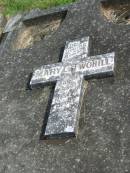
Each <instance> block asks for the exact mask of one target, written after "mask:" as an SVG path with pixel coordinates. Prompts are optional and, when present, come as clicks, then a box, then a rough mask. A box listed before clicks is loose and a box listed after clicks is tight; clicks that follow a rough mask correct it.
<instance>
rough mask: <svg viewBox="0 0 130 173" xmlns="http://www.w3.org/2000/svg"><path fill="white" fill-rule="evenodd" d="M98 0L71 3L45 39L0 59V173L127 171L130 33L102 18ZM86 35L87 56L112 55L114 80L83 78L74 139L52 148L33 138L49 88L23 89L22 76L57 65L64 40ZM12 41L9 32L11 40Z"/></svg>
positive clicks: (36, 136) (129, 151)
mask: <svg viewBox="0 0 130 173" xmlns="http://www.w3.org/2000/svg"><path fill="white" fill-rule="evenodd" d="M99 2H100V1H99V0H96V1H94V0H93V1H92V0H81V1H80V2H78V3H77V4H75V5H74V6H72V7H71V8H70V10H69V12H68V15H67V17H66V19H65V20H64V22H63V23H62V25H61V27H60V28H59V29H58V31H57V32H56V33H54V34H53V35H52V37H51V38H50V37H48V39H47V38H46V39H45V40H44V41H41V42H39V43H37V44H35V45H34V46H33V47H32V48H30V49H26V50H21V51H19V52H11V51H10V50H9V49H6V50H5V51H4V53H2V56H1V58H0V172H1V173H43V172H44V173H68V172H71V173H79V172H81V173H129V172H130V147H129V141H130V117H129V115H130V108H129V105H130V92H129V90H130V57H129V54H130V50H129V48H130V39H129V38H130V32H129V26H125V25H121V26H120V25H115V24H111V23H108V22H107V21H106V20H105V19H104V18H103V17H102V15H101V13H100V8H99ZM84 36H90V38H91V42H92V46H91V52H90V55H91V56H93V55H98V54H104V53H109V52H113V51H114V52H116V71H115V78H108V79H98V80H96V79H93V80H91V81H89V84H88V89H87V90H86V94H85V97H84V101H83V106H82V111H81V117H80V119H81V120H80V131H79V138H78V140H77V141H75V140H73V141H68V142H67V143H65V144H60V145H52V144H49V145H48V144H46V143H42V142H41V141H39V136H40V133H41V128H42V124H43V119H44V114H45V111H46V108H47V102H48V99H49V95H50V91H51V89H52V87H45V88H43V89H37V90H33V91H29V90H26V83H27V80H28V75H29V73H31V72H32V71H34V69H37V68H38V67H40V66H41V65H45V64H51V63H56V62H58V59H59V55H60V49H61V48H62V47H63V46H64V45H65V42H66V40H71V39H72V40H74V39H76V38H81V37H84ZM10 38H11V37H10Z"/></svg>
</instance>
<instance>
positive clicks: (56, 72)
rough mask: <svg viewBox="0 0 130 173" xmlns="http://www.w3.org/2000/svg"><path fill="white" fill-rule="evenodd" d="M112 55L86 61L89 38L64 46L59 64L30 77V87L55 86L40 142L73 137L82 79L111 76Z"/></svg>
mask: <svg viewBox="0 0 130 173" xmlns="http://www.w3.org/2000/svg"><path fill="white" fill-rule="evenodd" d="M114 56H115V54H114V53H108V54H104V55H97V56H92V57H89V37H86V38H82V39H80V40H75V41H73V42H67V43H66V46H65V50H64V54H63V59H62V62H61V63H57V64H52V65H45V66H42V67H41V68H39V69H37V70H36V71H35V72H34V73H33V76H32V79H31V81H30V86H31V87H32V88H33V87H35V86H36V85H38V84H40V85H41V84H46V83H50V82H56V87H55V91H54V96H53V100H52V105H51V109H50V114H49V117H48V123H47V126H46V130H45V134H44V138H45V139H47V138H58V137H59V138H65V137H72V136H77V134H78V120H79V114H80V107H81V101H82V97H83V93H84V86H83V80H84V78H86V77H92V76H98V75H104V74H105V75H112V74H113V73H114Z"/></svg>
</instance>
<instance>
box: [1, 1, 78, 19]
mask: <svg viewBox="0 0 130 173" xmlns="http://www.w3.org/2000/svg"><path fill="white" fill-rule="evenodd" d="M74 1H75V0H0V9H2V11H3V13H4V15H6V16H11V15H15V14H16V13H18V12H22V11H26V10H31V9H33V8H40V9H46V8H50V7H54V6H58V5H63V4H67V3H71V2H74Z"/></svg>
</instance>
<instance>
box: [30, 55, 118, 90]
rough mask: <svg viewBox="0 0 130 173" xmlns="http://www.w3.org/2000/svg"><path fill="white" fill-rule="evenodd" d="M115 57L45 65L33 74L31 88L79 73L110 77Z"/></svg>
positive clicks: (96, 57)
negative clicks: (63, 76)
mask: <svg viewBox="0 0 130 173" xmlns="http://www.w3.org/2000/svg"><path fill="white" fill-rule="evenodd" d="M114 56H115V53H114V52H113V53H108V54H104V55H97V56H92V57H90V58H89V59H88V57H86V58H84V59H83V60H81V61H80V62H77V63H76V62H73V63H72V62H71V63H69V62H64V63H57V64H52V65H44V66H42V67H41V68H39V69H37V70H36V71H35V72H34V73H33V77H32V79H31V81H30V85H31V87H32V88H33V87H35V85H38V84H46V83H50V82H55V81H58V80H60V78H61V76H62V75H65V74H66V75H67V74H68V75H69V74H70V73H77V74H79V75H83V76H84V77H86V76H93V75H96V74H98V73H100V74H104V73H105V74H106V73H108V74H109V75H110V72H112V73H113V71H114Z"/></svg>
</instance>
